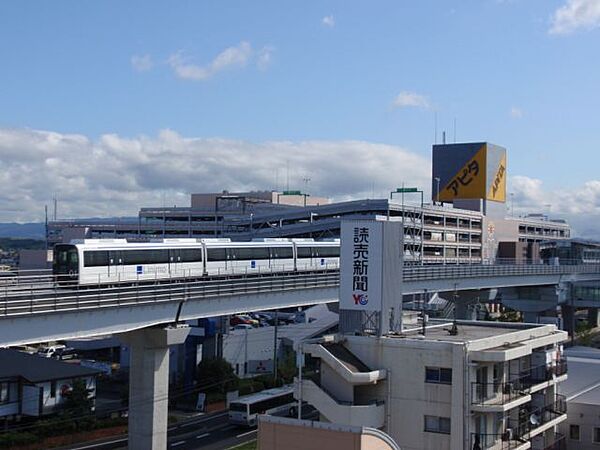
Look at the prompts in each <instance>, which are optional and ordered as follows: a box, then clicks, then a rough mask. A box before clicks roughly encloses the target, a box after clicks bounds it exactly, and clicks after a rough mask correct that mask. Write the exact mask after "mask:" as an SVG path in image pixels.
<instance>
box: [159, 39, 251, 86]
mask: <svg viewBox="0 0 600 450" xmlns="http://www.w3.org/2000/svg"><path fill="white" fill-rule="evenodd" d="M253 55H254V51H253V50H252V46H251V45H250V43H248V42H246V41H242V42H240V43H239V44H238V45H237V46H235V47H228V48H226V49H225V50H223V51H222V52H221V53H219V54H218V55H217V56H216V57H215V58H214V59H213V60H212V61H211V62H210V63H208V64H206V65H198V64H193V63H191V62H189V60H188V59H187V58H186V57H185V56H184V54H183V52H182V51H179V52H177V53H174V54H172V55H171V56H170V57H169V59H168V63H169V65H170V66H171V68H172V69H173V70H174V71H175V74H176V75H177V76H178V77H179V78H183V79H186V80H195V81H204V80H207V79H209V78H211V77H213V76H214V75H216V74H217V73H219V72H222V71H224V70H228V69H232V68H240V67H244V66H246V65H247V64H248V62H249V61H250V59H251V58H252V57H253Z"/></svg>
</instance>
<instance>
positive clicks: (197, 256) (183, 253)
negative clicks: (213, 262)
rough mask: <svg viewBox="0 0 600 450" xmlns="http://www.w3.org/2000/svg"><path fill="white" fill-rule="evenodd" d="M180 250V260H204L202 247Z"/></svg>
mask: <svg viewBox="0 0 600 450" xmlns="http://www.w3.org/2000/svg"><path fill="white" fill-rule="evenodd" d="M177 251H178V252H179V258H180V259H179V260H180V261H181V262H200V261H202V249H201V248H182V249H180V250H177Z"/></svg>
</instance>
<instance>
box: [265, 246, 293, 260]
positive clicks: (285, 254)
mask: <svg viewBox="0 0 600 450" xmlns="http://www.w3.org/2000/svg"><path fill="white" fill-rule="evenodd" d="M269 253H270V256H271V259H292V258H293V257H294V254H293V251H292V247H271V248H270V249H269Z"/></svg>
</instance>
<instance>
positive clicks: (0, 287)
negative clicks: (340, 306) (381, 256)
mask: <svg viewBox="0 0 600 450" xmlns="http://www.w3.org/2000/svg"><path fill="white" fill-rule="evenodd" d="M574 273H580V274H582V273H594V274H600V265H597V264H586V265H566V266H563V265H561V266H551V265H544V264H539V265H530V264H527V265H504V264H500V265H498V264H477V265H434V266H405V267H404V269H403V279H404V281H407V282H417V281H427V280H444V279H451V280H455V279H464V278H478V277H503V276H527V275H562V274H574ZM188 275H191V276H192V277H191V278H187V276H188ZM101 281H102V280H101ZM338 285H339V269H338V268H337V265H335V266H333V267H331V268H325V269H317V270H315V269H314V268H313V270H296V271H294V270H291V269H290V270H288V271H281V270H244V271H242V272H241V273H239V272H232V271H229V270H227V271H224V272H223V273H221V272H218V273H217V274H215V275H210V276H203V275H201V274H187V275H186V277H184V276H181V275H180V276H173V277H168V278H158V276H157V277H156V278H155V279H146V280H141V279H140V280H139V282H138V280H133V281H131V280H128V281H126V282H119V280H117V281H112V282H111V283H110V284H98V285H95V286H94V285H92V286H89V285H86V286H81V285H78V284H76V282H73V284H71V285H64V284H63V285H61V284H60V283H59V282H58V280H57V278H56V277H54V276H53V275H51V273H50V272H49V271H48V272H41V271H32V274H26V272H19V273H18V274H12V275H5V276H3V277H0V317H2V316H9V315H23V314H33V313H48V312H54V311H63V310H72V309H81V308H99V307H107V306H121V305H131V304H138V303H148V302H158V301H181V300H186V299H188V298H205V297H218V296H226V295H242V294H246V293H258V292H270V291H281V290H296V289H307V288H311V287H312V288H318V287H335V286H338Z"/></svg>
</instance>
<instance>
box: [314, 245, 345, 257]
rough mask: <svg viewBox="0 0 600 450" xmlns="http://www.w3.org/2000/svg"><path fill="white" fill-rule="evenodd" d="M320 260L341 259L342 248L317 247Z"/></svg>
mask: <svg viewBox="0 0 600 450" xmlns="http://www.w3.org/2000/svg"><path fill="white" fill-rule="evenodd" d="M315 250H316V251H317V253H318V256H319V257H320V258H339V257H340V248H339V247H317V248H316V249H315Z"/></svg>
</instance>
